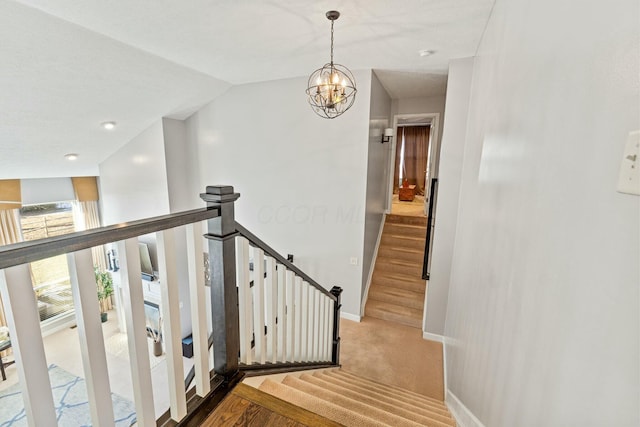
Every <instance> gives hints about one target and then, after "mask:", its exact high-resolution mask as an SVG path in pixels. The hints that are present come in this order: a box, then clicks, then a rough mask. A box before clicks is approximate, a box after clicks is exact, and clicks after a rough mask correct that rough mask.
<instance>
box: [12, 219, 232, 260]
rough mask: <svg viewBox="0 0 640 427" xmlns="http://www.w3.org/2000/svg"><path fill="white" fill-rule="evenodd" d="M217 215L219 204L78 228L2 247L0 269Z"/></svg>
mask: <svg viewBox="0 0 640 427" xmlns="http://www.w3.org/2000/svg"><path fill="white" fill-rule="evenodd" d="M218 216H220V209H219V208H217V207H208V208H200V209H194V210H190V211H185V212H179V213H172V214H169V215H162V216H157V217H154V218H147V219H141V220H137V221H131V222H124V223H121V224H115V225H109V226H106V227H100V228H93V229H91V230H86V231H79V232H76V233H70V234H65V235H63V236H56V237H49V238H46V239H40V240H33V241H30V242H21V243H15V244H12V245H6V246H0V269H4V268H8V267H13V266H15V265H20V264H26V263H29V262H33V261H38V260H40V259H44V258H49V257H52V256H56V255H62V254H65V253H70V252H76V251H79V250H82V249H87V248H91V247H94V246H99V245H104V244H107V243H112V242H117V241H120V240H126V239H129V238H132V237H137V236H142V235H144V234H148V233H154V232H156V231H161V230H167V229H169V228H174V227H179V226H181V225H185V224H190V223H194V222H198V221H204V220H208V219H211V218H216V217H218Z"/></svg>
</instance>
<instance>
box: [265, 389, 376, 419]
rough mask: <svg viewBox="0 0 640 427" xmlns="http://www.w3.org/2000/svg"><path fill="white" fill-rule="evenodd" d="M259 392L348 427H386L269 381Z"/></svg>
mask: <svg viewBox="0 0 640 427" xmlns="http://www.w3.org/2000/svg"><path fill="white" fill-rule="evenodd" d="M260 390H261V391H264V392H265V393H269V394H271V395H273V396H275V397H278V398H280V399H282V400H285V401H287V402H290V403H293V404H294V405H297V406H299V407H301V408H304V409H306V410H308V411H311V412H314V413H316V414H318V415H322V416H323V417H326V418H329V419H330V420H332V421H335V422H337V423H340V424H342V425H345V426H348V427H351V426H353V427H387V424H384V423H382V422H379V421H376V420H374V419H373V418H369V417H367V416H364V415H362V414H358V413H356V412H353V411H351V410H350V409H347V408H343V407H341V406H338V405H336V404H334V403H330V402H325V401H322V400H320V399H317V398H316V397H314V396H312V395H310V394H307V393H304V392H302V391H300V390H296V389H295V388H292V387H289V386H286V385H284V384H281V383H277V382H274V381H271V380H265V381H264V382H263V383H262V384H261V385H260Z"/></svg>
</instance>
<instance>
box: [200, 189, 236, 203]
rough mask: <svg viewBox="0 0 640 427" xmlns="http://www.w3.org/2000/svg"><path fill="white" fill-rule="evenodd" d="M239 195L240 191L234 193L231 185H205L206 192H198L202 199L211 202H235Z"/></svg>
mask: <svg viewBox="0 0 640 427" xmlns="http://www.w3.org/2000/svg"><path fill="white" fill-rule="evenodd" d="M239 197H240V193H234V192H233V186H232V185H207V189H206V193H201V194H200V198H201V199H202V200H204V201H205V202H212V203H229V202H235V201H236V200H238V198H239Z"/></svg>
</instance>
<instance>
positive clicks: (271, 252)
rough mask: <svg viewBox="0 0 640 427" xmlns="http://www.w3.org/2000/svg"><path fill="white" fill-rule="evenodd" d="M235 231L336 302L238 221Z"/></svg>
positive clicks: (329, 293) (334, 298) (330, 295)
mask: <svg viewBox="0 0 640 427" xmlns="http://www.w3.org/2000/svg"><path fill="white" fill-rule="evenodd" d="M236 230H237V231H238V233H240V234H241V235H242V236H244V237H245V238H246V239H247V240H248V241H249V242H250V243H251V244H252V245H253V246H257V247H258V248H260V249H262V250H263V251H264V252H265V253H266V254H267V255H269V256H270V257H272V258H274V259H275V260H276V261H277V262H278V263H279V264H282V265H284V266H285V267H287V269H289V270H291V271H293V272H294V273H296V274H297V275H298V276H300V277H301V278H302V280H304V281H306V282H309V284H310V285H311V286H313V287H314V288H316V289H317V290H319V291H320V292H322V293H323V294H324V295H326V296H328V297H329V298H331V299H332V300H334V301H336V300H337V298H336V296H335V295H333V294H332V293H331V292H329V291H328V290H326V289H325V288H323V287H322V286H321V285H320V284H319V283H318V282H316V281H315V280H313V279H312V278H311V277H309V276H308V275H307V274H305V273H304V272H303V271H302V270H300V269H299V268H298V267H296V266H295V265H294V264H293V263H292V262H291V261H288V260H287V259H286V258H285V257H283V256H282V255H280V254H279V253H278V252H277V251H276V250H275V249H273V248H272V247H271V246H269V245H267V244H266V243H265V242H264V241H262V240H261V239H260V238H259V237H258V236H256V235H255V234H253V233H252V232H251V231H249V230H247V229H246V228H245V227H243V226H242V224H240V223H239V222H238V221H236Z"/></svg>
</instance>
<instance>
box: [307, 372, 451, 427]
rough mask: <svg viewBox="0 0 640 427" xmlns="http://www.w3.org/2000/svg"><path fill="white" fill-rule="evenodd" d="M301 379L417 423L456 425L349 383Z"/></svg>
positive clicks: (433, 412) (433, 414)
mask: <svg viewBox="0 0 640 427" xmlns="http://www.w3.org/2000/svg"><path fill="white" fill-rule="evenodd" d="M299 379H300V381H306V382H308V383H311V384H314V385H316V386H318V387H322V388H324V389H327V390H330V391H332V392H333V393H337V394H341V395H343V396H345V397H348V398H350V399H354V400H359V401H360V402H362V403H364V404H367V405H371V406H375V407H377V408H379V409H382V410H384V411H386V412H389V413H390V414H395V415H399V416H401V417H404V418H407V419H409V420H411V421H415V422H417V423H421V424H426V423H427V422H429V421H431V420H436V421H440V422H442V423H443V424H446V425H451V426H452V425H454V423H453V420H452V419H451V418H450V417H448V416H447V415H446V414H441V413H438V412H435V411H428V410H426V411H425V410H423V409H422V408H421V407H420V406H417V405H414V404H413V403H407V402H404V401H402V400H395V401H393V400H391V399H386V398H385V397H384V396H381V395H375V394H372V393H368V392H367V389H366V388H365V389H364V390H358V388H357V387H350V386H349V383H346V384H345V383H343V384H339V383H338V382H331V381H325V379H326V378H319V377H317V376H314V375H309V374H305V375H302V376H300V378H299Z"/></svg>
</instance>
